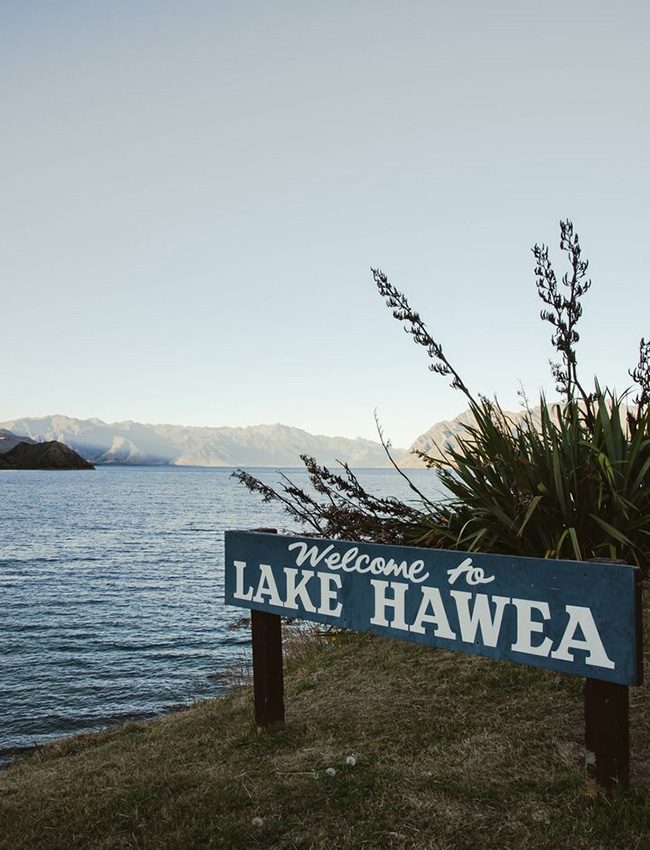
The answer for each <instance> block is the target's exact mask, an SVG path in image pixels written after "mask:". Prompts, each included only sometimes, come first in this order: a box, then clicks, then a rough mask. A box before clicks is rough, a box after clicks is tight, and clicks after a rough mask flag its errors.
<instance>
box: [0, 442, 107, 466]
mask: <svg viewBox="0 0 650 850" xmlns="http://www.w3.org/2000/svg"><path fill="white" fill-rule="evenodd" d="M94 468H95V467H94V466H93V465H92V463H88V461H87V460H84V458H82V457H81V456H80V455H78V454H77V452H75V451H73V450H72V449H71V448H69V446H65V445H64V444H63V443H59V442H57V441H56V440H50V441H49V442H47V443H35V442H33V441H31V442H29V443H27V442H20V443H18V444H17V445H15V446H14V447H13V448H12V449H9V451H8V452H3V453H2V454H0V470H2V469H94Z"/></svg>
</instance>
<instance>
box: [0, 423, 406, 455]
mask: <svg viewBox="0 0 650 850" xmlns="http://www.w3.org/2000/svg"><path fill="white" fill-rule="evenodd" d="M0 428H6V429H9V430H10V431H12V432H14V433H15V434H17V435H25V436H26V437H28V438H31V439H32V440H36V441H39V442H42V441H44V440H58V441H59V442H62V443H65V444H66V445H68V446H70V447H71V448H73V449H74V450H75V451H77V452H78V453H79V454H80V455H82V456H83V457H85V458H86V459H87V460H89V461H91V462H92V463H95V464H109V463H112V464H133V465H151V464H173V465H175V466H276V467H277V466H300V455H301V454H308V455H311V456H313V457H315V458H316V460H317V461H318V462H319V463H324V464H328V465H332V464H334V463H335V462H336V460H341V461H345V462H347V463H349V464H350V466H352V467H355V468H363V467H385V466H387V459H386V455H385V453H384V450H383V449H382V447H381V445H380V444H379V443H378V442H374V441H372V440H365V439H362V438H360V437H358V438H357V439H349V438H347V437H329V436H324V435H321V434H318V435H316V434H310V433H308V432H307V431H303V430H302V429H300V428H293V427H290V426H288V425H280V424H276V425H251V426H248V427H242V428H228V427H220V428H211V427H194V426H184V425H147V424H143V423H141V422H131V421H127V422H113V423H107V422H103V421H102V420H101V419H74V418H72V417H69V416H58V415H57V416H45V417H40V418H25V419H14V420H12V421H10V422H3V423H0ZM23 439H24V438H23ZM405 451H406V450H405V449H396V450H395V452H394V454H395V456H398V457H399V456H400V455H401V454H402V453H404V452H405Z"/></svg>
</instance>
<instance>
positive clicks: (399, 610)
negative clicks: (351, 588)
mask: <svg viewBox="0 0 650 850" xmlns="http://www.w3.org/2000/svg"><path fill="white" fill-rule="evenodd" d="M370 584H371V585H372V586H373V588H374V590H375V613H374V614H373V616H372V619H371V620H370V622H371V623H372V624H373V625H375V626H391V627H392V628H394V629H401V630H402V631H403V632H408V630H409V627H408V625H407V624H406V622H405V620H404V607H405V600H406V591H407V590H408V588H409V586H408V584H403V583H402V582H399V581H380V580H379V579H374V578H373V579H370ZM388 587H390V588H391V589H392V590H393V598H392V599H387V598H386V590H387V589H388ZM386 608H392V609H393V611H394V617H393V620H392V621H391V622H390V623H389V622H388V620H387V619H386Z"/></svg>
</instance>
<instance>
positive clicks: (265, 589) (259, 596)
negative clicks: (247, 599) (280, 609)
mask: <svg viewBox="0 0 650 850" xmlns="http://www.w3.org/2000/svg"><path fill="white" fill-rule="evenodd" d="M265 596H268V597H269V605H279V606H282V600H281V599H280V597H279V595H278V586H277V584H276V583H275V579H274V578H273V570H272V569H271V567H270V566H269V565H268V564H260V581H259V584H258V585H257V592H256V593H255V596H253V602H264V597H265Z"/></svg>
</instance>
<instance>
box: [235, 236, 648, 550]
mask: <svg viewBox="0 0 650 850" xmlns="http://www.w3.org/2000/svg"><path fill="white" fill-rule="evenodd" d="M560 249H561V250H562V251H564V252H565V253H566V254H567V258H568V261H569V271H568V272H567V273H566V274H565V275H563V277H562V288H561V287H560V286H559V285H558V281H557V278H556V275H555V272H554V270H553V267H552V264H551V262H550V260H549V256H548V248H547V246H545V245H541V246H540V245H535V247H534V248H533V253H534V256H535V261H536V263H535V277H536V286H537V292H538V294H539V296H540V298H541V299H542V301H543V302H544V305H545V306H544V308H543V309H542V311H541V313H540V316H541V318H542V320H543V321H545V322H547V323H549V324H550V325H551V326H552V327H553V333H552V337H551V342H552V345H553V348H554V349H555V351H556V354H557V355H559V360H557V361H556V362H551V371H552V375H553V378H554V380H555V384H556V390H557V391H558V393H559V394H560V396H561V398H562V401H561V402H560V403H554V404H550V403H547V401H546V399H545V397H544V396H543V395H542V396H541V398H540V412H539V414H538V415H536V414H535V412H534V411H533V410H531V409H530V407H529V405H528V402H527V401H526V400H525V398H524V401H525V409H524V412H523V415H522V416H520V417H517V418H512V417H511V416H509V415H508V414H507V413H506V412H504V411H503V409H502V408H501V406H500V405H499V403H498V401H497V400H496V399H489V398H487V397H485V396H483V395H479V396H477V397H475V396H474V395H473V394H472V393H471V391H470V390H469V389H468V387H467V385H466V384H465V382H464V381H463V379H462V378H461V376H460V375H459V373H458V372H457V371H456V369H455V368H454V367H453V365H452V364H451V362H450V361H449V360H448V359H447V357H446V355H445V353H444V351H443V349H442V346H441V345H440V343H439V342H437V341H436V340H434V339H433V337H431V335H430V334H429V332H428V330H427V328H426V325H425V324H424V322H423V321H422V319H421V318H420V316H419V314H418V313H417V312H415V311H414V310H413V309H412V308H411V306H410V304H409V303H408V300H407V298H406V297H405V296H404V295H403V294H402V293H401V292H400V291H399V290H397V289H396V288H395V287H394V286H393V285H392V284H391V283H390V281H389V280H388V278H387V277H386V275H385V274H384V273H383V272H382V271H380V270H379V269H373V276H374V280H375V283H376V285H377V288H378V290H379V293H380V294H381V295H382V296H383V297H384V298H385V299H386V303H387V305H388V306H389V307H390V308H391V309H392V311H393V316H394V317H395V318H396V319H397V320H398V321H400V322H401V323H403V325H404V327H405V330H406V331H407V333H409V334H410V335H411V336H412V337H413V339H414V341H415V343H416V344H418V345H420V346H421V347H422V348H424V349H425V351H426V352H427V355H428V356H429V358H430V360H431V361H432V362H431V363H430V365H429V368H430V369H431V371H433V372H435V373H437V374H439V375H442V376H447V377H450V378H451V386H452V387H453V388H454V389H456V390H457V391H459V392H460V393H462V394H463V395H464V396H465V397H466V399H467V402H468V403H469V408H470V412H471V414H472V418H473V422H472V424H469V425H467V426H466V427H465V430H464V433H463V434H462V435H461V436H460V438H459V439H458V443H457V445H456V446H454V447H444V448H443V447H440V446H438V447H436V448H437V455H436V456H429V455H423V454H422V453H418V454H420V456H421V458H422V459H423V460H424V462H425V463H426V465H427V466H428V467H429V468H431V469H433V470H436V471H437V474H438V476H439V478H440V481H441V482H442V484H443V485H444V486H445V488H446V489H447V491H448V493H449V495H448V496H447V497H445V498H441V499H440V500H439V501H432V500H430V499H429V498H427V497H426V496H425V495H424V494H423V493H421V492H420V490H418V488H417V487H416V486H415V484H414V483H413V482H412V481H410V479H408V477H407V476H406V474H405V473H404V471H403V470H401V469H399V467H398V466H397V464H396V463H395V461H394V459H393V457H392V455H391V452H390V443H389V442H388V441H386V440H385V439H384V436H383V433H382V431H381V428H380V427H379V425H378V432H379V436H380V439H381V441H382V444H383V446H384V448H385V450H386V453H387V456H388V458H389V460H390V461H391V463H392V464H393V466H394V467H395V469H396V470H397V471H398V472H399V474H400V475H402V476H403V477H404V478H406V480H407V481H408V482H409V485H410V487H411V489H412V490H413V491H414V494H415V496H416V497H417V504H416V506H413V505H411V504H406V503H404V502H402V501H400V500H398V499H395V498H378V497H375V496H373V495H372V494H370V493H368V492H366V491H365V489H364V488H363V487H362V486H361V484H360V483H359V481H358V479H357V477H356V476H355V474H354V472H353V471H352V470H351V469H350V467H349V466H348V465H347V464H346V463H343V464H342V470H341V471H340V472H332V471H330V470H329V469H327V468H326V467H324V466H320V465H319V464H317V463H316V462H315V460H314V459H313V458H310V457H307V456H302V460H303V462H304V464H305V466H306V469H307V472H308V473H309V478H310V481H311V484H312V487H313V491H314V492H313V493H308V492H306V491H305V490H304V489H303V488H301V487H299V486H297V485H296V484H294V483H293V482H292V481H291V480H290V479H288V478H286V477H284V476H283V479H282V484H281V487H280V489H275V488H272V487H269V486H268V485H265V484H263V483H261V482H260V481H258V480H257V479H255V478H254V477H253V476H251V475H250V474H248V473H246V472H243V471H241V470H238V471H237V472H236V473H235V475H236V476H237V477H238V478H239V480H240V481H242V482H243V483H244V484H245V485H246V486H247V487H248V488H249V489H250V490H252V491H254V492H257V493H260V494H261V495H262V497H263V498H264V499H265V500H267V501H268V500H279V501H281V502H282V503H283V504H284V507H285V509H286V510H287V512H288V513H289V514H290V515H291V516H292V517H293V518H294V519H295V520H297V521H299V522H300V524H301V525H302V526H303V527H305V528H307V529H308V530H309V531H310V532H312V533H314V534H319V535H323V536H326V537H335V538H336V537H338V538H343V539H357V540H374V541H376V542H393V543H406V544H413V545H416V544H417V545H423V546H432V547H441V548H448V549H463V550H468V551H484V552H503V553H510V554H514V555H532V556H541V557H547V558H548V557H550V558H570V559H577V560H583V559H588V558H598V557H600V558H613V559H622V560H627V561H630V562H634V563H638V564H641V565H643V564H646V563H647V562H648V555H650V427H649V421H650V404H649V402H650V342H646V341H645V340H644V339H641V343H640V347H639V362H638V365H637V366H636V368H634V369H633V370H631V371H630V372H629V375H630V377H631V378H632V380H633V381H634V382H635V383H636V384H637V385H638V388H639V391H638V393H637V395H636V397H635V398H634V399H633V400H631V398H630V392H629V391H628V392H627V393H623V394H621V395H617V394H616V393H614V392H613V391H611V390H609V389H607V388H602V387H601V386H600V385H599V383H598V381H597V380H596V381H595V384H594V388H593V390H590V391H586V390H585V388H584V386H583V384H582V382H581V381H580V377H579V373H578V364H577V357H576V343H577V342H578V341H579V338H580V337H579V334H578V331H577V325H578V323H579V320H580V318H581V316H582V302H581V299H582V298H583V296H584V295H585V293H586V292H587V291H588V290H589V288H590V286H591V281H590V280H588V279H587V277H586V273H587V269H588V262H587V261H586V260H583V259H582V254H581V248H580V242H579V239H578V234H577V233H575V232H574V229H573V225H572V223H571V222H570V221H562V222H560Z"/></svg>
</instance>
